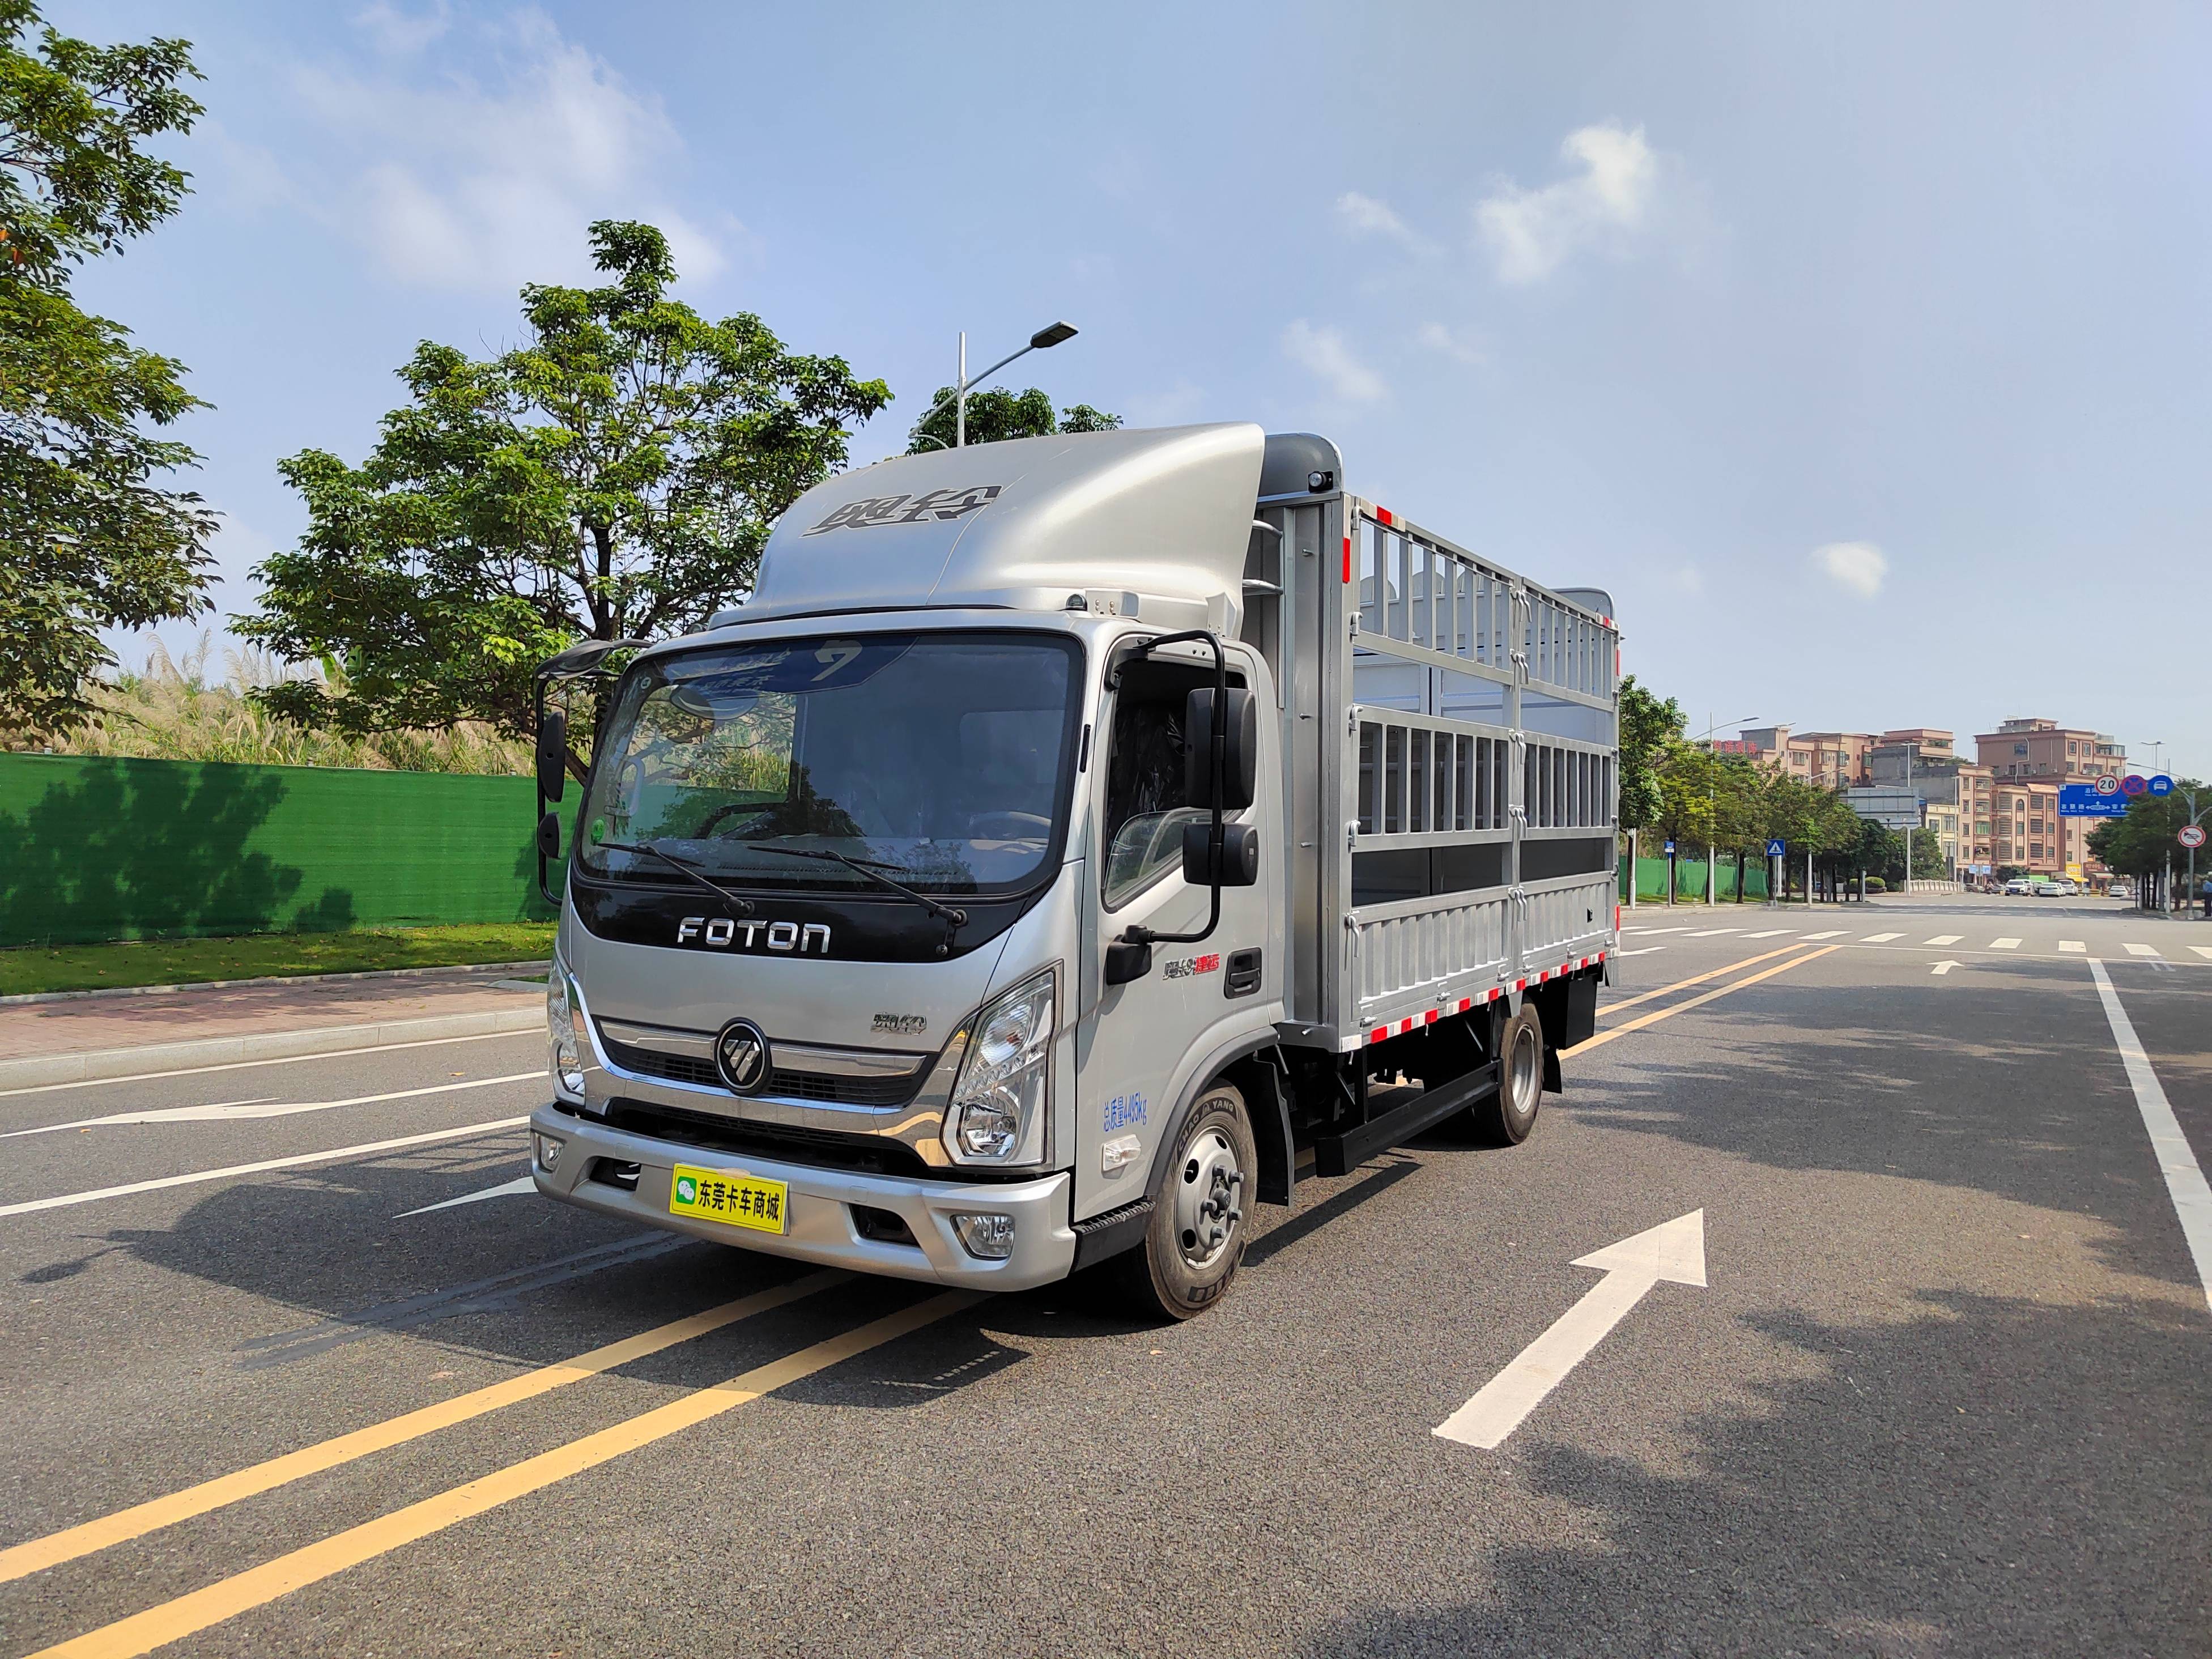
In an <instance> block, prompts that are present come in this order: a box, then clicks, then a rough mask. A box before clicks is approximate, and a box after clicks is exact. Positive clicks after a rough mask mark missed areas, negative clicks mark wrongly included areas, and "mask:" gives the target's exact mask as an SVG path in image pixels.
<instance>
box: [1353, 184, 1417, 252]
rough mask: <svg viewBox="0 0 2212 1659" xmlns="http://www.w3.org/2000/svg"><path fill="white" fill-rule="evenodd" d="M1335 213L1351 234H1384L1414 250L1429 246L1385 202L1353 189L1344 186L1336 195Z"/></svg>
mask: <svg viewBox="0 0 2212 1659" xmlns="http://www.w3.org/2000/svg"><path fill="white" fill-rule="evenodd" d="M1336 216H1337V219H1338V220H1339V222H1341V223H1342V224H1343V226H1344V228H1346V230H1348V231H1350V232H1351V233H1352V234H1353V235H1355V236H1387V237H1388V238H1389V239H1390V240H1392V241H1394V242H1397V243H1399V244H1401V246H1405V247H1407V248H1410V249H1412V250H1413V252H1416V253H1423V252H1427V251H1428V249H1429V240H1428V239H1427V238H1426V237H1425V236H1423V235H1422V234H1420V233H1419V232H1418V231H1416V230H1415V229H1414V228H1413V227H1412V226H1411V225H1408V224H1407V222H1405V221H1404V220H1403V219H1401V218H1400V217H1399V216H1398V215H1397V212H1396V210H1395V209H1393V208H1392V207H1391V205H1390V204H1389V203H1388V202H1383V201H1377V200H1376V198H1375V197H1372V196H1362V195H1361V194H1360V193H1359V192H1358V191H1356V190H1348V191H1345V192H1344V194H1343V195H1341V196H1340V197H1337V198H1336Z"/></svg>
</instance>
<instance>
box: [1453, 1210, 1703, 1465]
mask: <svg viewBox="0 0 2212 1659" xmlns="http://www.w3.org/2000/svg"><path fill="white" fill-rule="evenodd" d="M1574 1265H1575V1266H1576V1267H1595V1268H1598V1269H1599V1270H1601V1272H1602V1273H1604V1274H1605V1277H1604V1278H1603V1279H1599V1280H1598V1282H1597V1283H1596V1284H1595V1285H1592V1286H1590V1288H1589V1291H1587V1292H1585V1293H1584V1295H1583V1299H1582V1300H1581V1301H1579V1302H1577V1303H1576V1304H1575V1305H1574V1306H1573V1307H1571V1308H1570V1309H1568V1310H1566V1312H1565V1313H1563V1314H1561V1315H1560V1316H1559V1317H1558V1318H1557V1319H1556V1320H1554V1321H1553V1322H1552V1328H1551V1329H1549V1330H1547V1331H1546V1332H1545V1333H1544V1334H1543V1335H1541V1336H1540V1337H1538V1338H1537V1339H1536V1340H1534V1342H1531V1343H1530V1344H1529V1345H1528V1346H1527V1347H1525V1348H1523V1349H1522V1350H1521V1352H1519V1353H1518V1354H1516V1355H1515V1356H1514V1358H1513V1360H1512V1363H1511V1364H1508V1365H1507V1366H1506V1367H1505V1369H1504V1370H1502V1371H1500V1372H1498V1375H1497V1376H1493V1377H1492V1378H1491V1379H1490V1381H1489V1382H1487V1383H1484V1384H1483V1385H1482V1391H1481V1392H1480V1393H1479V1394H1477V1395H1475V1396H1474V1399H1472V1400H1470V1401H1468V1402H1467V1404H1465V1405H1464V1406H1462V1407H1460V1408H1459V1409H1458V1410H1457V1411H1455V1412H1454V1413H1452V1414H1451V1415H1450V1416H1449V1417H1447V1418H1446V1419H1444V1420H1443V1422H1441V1423H1439V1424H1437V1426H1436V1427H1435V1428H1433V1429H1431V1431H1430V1432H1431V1434H1434V1435H1437V1436H1438V1437H1440V1438H1443V1439H1445V1440H1456V1441H1458V1442H1459V1443H1461V1444H1462V1445H1463V1446H1480V1447H1481V1448H1482V1449H1484V1450H1486V1451H1487V1450H1489V1449H1491V1448H1492V1447H1494V1446H1497V1445H1498V1444H1499V1443H1502V1442H1503V1441H1504V1438H1505V1437H1506V1436H1507V1435H1509V1434H1510V1433H1512V1432H1513V1431H1514V1430H1516V1429H1517V1428H1519V1427H1520V1426H1521V1421H1522V1419H1523V1418H1525V1417H1527V1416H1528V1413H1530V1412H1532V1411H1534V1410H1535V1409H1536V1407H1537V1406H1538V1405H1539V1404H1540V1403H1541V1401H1543V1398H1544V1396H1545V1395H1547V1394H1549V1393H1551V1391H1552V1390H1553V1389H1555V1388H1557V1387H1558V1386H1559V1383H1560V1381H1561V1379H1563V1378H1564V1377H1565V1376H1566V1374H1567V1373H1568V1372H1569V1371H1571V1370H1573V1369H1574V1368H1575V1364H1576V1363H1577V1361H1579V1360H1580V1359H1582V1358H1583V1356H1584V1355H1586V1354H1588V1353H1589V1351H1590V1350H1591V1349H1592V1348H1595V1346H1597V1345H1598V1344H1599V1343H1600V1342H1601V1341H1603V1340H1605V1334H1606V1333H1607V1331H1609V1330H1611V1329H1612V1328H1613V1327H1614V1326H1615V1325H1618V1324H1619V1323H1620V1322H1621V1319H1622V1317H1623V1316H1625V1315H1626V1313H1627V1312H1628V1310H1630V1309H1631V1308H1632V1307H1634V1306H1635V1305H1636V1304H1638V1303H1639V1302H1641V1301H1642V1300H1643V1299H1644V1296H1645V1294H1646V1293H1647V1292H1648V1291H1650V1289H1651V1287H1652V1286H1653V1285H1656V1284H1657V1283H1658V1282H1659V1281H1660V1280H1661V1279H1668V1280H1669V1281H1671V1282H1672V1283H1674V1284H1676V1285H1698V1286H1699V1287H1700V1288H1702V1287H1703V1286H1704V1285H1705V1212H1704V1211H1703V1210H1692V1211H1691V1212H1689V1214H1687V1215H1681V1216H1676V1217H1675V1218H1674V1219H1673V1220H1672V1221H1662V1222H1661V1223H1660V1224H1659V1225H1657V1226H1656V1227H1650V1228H1647V1229H1645V1230H1644V1231H1643V1232H1640V1233H1638V1234H1637V1235H1636V1236H1635V1237H1632V1238H1624V1239H1622V1240H1621V1241H1620V1243H1618V1244H1608V1245H1607V1246H1606V1247H1605V1249H1601V1250H1593V1251H1592V1252H1591V1253H1590V1254H1589V1255H1585V1256H1578V1257H1577V1258H1576V1260H1575V1264H1574Z"/></svg>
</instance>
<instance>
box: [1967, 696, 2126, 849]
mask: <svg viewBox="0 0 2212 1659" xmlns="http://www.w3.org/2000/svg"><path fill="white" fill-rule="evenodd" d="M1974 749H1975V758H1976V760H1977V761H1978V762H1979V763H1980V765H1979V767H1978V770H1980V771H1984V772H1986V773H1987V774H1988V775H1989V784H1988V795H1989V808H1990V810H1989V812H1988V815H1987V816H1986V817H1984V816H1983V815H1982V814H1981V813H1980V812H1979V811H1977V812H1976V813H1975V814H1974V817H1973V820H1972V821H1973V822H1974V823H1975V826H1976V837H1975V839H1976V842H1977V852H1976V854H1975V857H1974V859H1972V860H1969V861H1970V862H1978V863H1986V864H1990V865H2001V864H2017V865H2021V866H2025V867H2026V868H2027V869H2028V870H2029V871H2031V872H2034V873H2036V874H2039V875H2040V874H2051V875H2063V874H2065V873H2068V872H2069V868H2070V869H2071V870H2073V871H2077V872H2080V873H2081V874H2082V875H2085V876H2089V877H2096V876H2100V875H2103V874H2104V873H2105V866H2103V865H2101V864H2100V863H2099V862H2097V860H2095V859H2094V858H2093V857H2092V856H2091V854H2090V852H2089V832H2090V831H2091V830H2092V829H2094V828H2095V827H2096V824H2097V820H2096V819H2094V818H2069V817H2060V816H2059V814H2058V792H2059V790H2060V788H2062V787H2063V786H2065V785H2067V784H2069V783H2072V784H2079V783H2087V782H2089V781H2093V779H2095V778H2097V777H2098V776H2099V775H2101V774H2103V773H2106V772H2118V773H2124V772H2126V771H2127V769H2128V757H2127V749H2126V746H2125V745H2124V744H2122V743H2120V742H2119V741H2118V739H2117V738H2113V737H2112V736H2110V735H2109V734H2107V733H2106V732H2092V731H2089V730H2087V729H2086V728H2084V727H2081V726H2061V725H2059V724H2058V723H2057V721H2056V720H2002V721H1999V722H1998V725H1997V729H1996V731H1994V732H1981V733H1979V734H1978V735H1977V736H1976V737H1975V738H1974ZM1984 824H1987V825H1988V839H1987V841H1986V842H1984V841H1982V840H1981V833H1980V832H1981V826H1982V825H1984ZM1981 846H1986V847H1987V848H1989V851H1988V853H1987V854H1983V853H1981V852H1980V851H1979V850H1978V849H1979V848H1980V847H1981Z"/></svg>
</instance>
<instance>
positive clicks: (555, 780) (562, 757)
mask: <svg viewBox="0 0 2212 1659" xmlns="http://www.w3.org/2000/svg"><path fill="white" fill-rule="evenodd" d="M567 790H568V716H567V715H566V714H562V712H561V711H560V710H559V709H557V708H549V709H547V710H546V711H545V718H544V720H540V721H538V793H539V794H540V795H541V796H543V797H544V799H547V800H558V799H561V797H562V794H563V793H566V792H567ZM541 833H542V832H541Z"/></svg>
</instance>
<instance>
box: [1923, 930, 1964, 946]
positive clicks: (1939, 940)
mask: <svg viewBox="0 0 2212 1659" xmlns="http://www.w3.org/2000/svg"><path fill="white" fill-rule="evenodd" d="M1964 938H1966V935H1965V934H1964V933H1938V934H1936V937H1935V938H1934V939H1928V940H1925V941H1923V942H1924V943H1926V944H1929V945H1956V944H1957V943H1958V942H1959V941H1960V939H1964Z"/></svg>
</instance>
